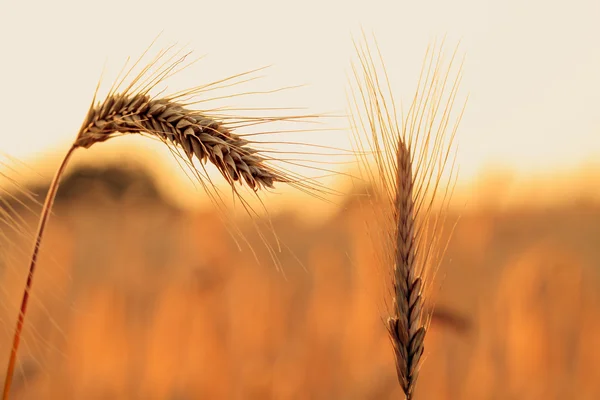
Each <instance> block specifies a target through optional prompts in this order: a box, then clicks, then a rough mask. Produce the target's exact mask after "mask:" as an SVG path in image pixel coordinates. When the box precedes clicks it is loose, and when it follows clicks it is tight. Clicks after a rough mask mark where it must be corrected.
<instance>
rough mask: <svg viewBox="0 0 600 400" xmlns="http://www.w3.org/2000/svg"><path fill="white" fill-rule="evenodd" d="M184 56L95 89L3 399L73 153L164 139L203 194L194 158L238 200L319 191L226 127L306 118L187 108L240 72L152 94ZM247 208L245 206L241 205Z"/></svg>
mask: <svg viewBox="0 0 600 400" xmlns="http://www.w3.org/2000/svg"><path fill="white" fill-rule="evenodd" d="M144 54H145V53H144ZM188 54H189V53H188ZM188 54H186V55H184V56H182V57H179V58H175V61H172V60H173V59H174V57H173V56H172V57H171V58H166V57H167V52H160V53H159V55H158V56H157V58H156V59H155V60H154V61H153V62H151V63H150V64H149V65H148V66H146V67H145V68H143V69H142V71H141V72H140V73H139V75H137V76H135V77H134V78H133V79H132V82H131V83H130V84H129V86H128V87H127V88H125V89H124V90H122V91H119V87H120V86H121V84H122V83H123V82H124V80H125V78H127V76H128V75H129V73H130V72H131V70H132V69H133V67H132V68H130V69H129V72H128V73H127V74H125V76H124V77H123V78H122V79H121V80H120V81H119V80H117V81H116V82H115V84H114V85H113V87H112V88H111V90H110V91H109V93H108V95H107V96H106V98H105V100H104V101H102V102H97V103H96V94H97V91H98V89H97V90H96V94H95V95H94V99H93V100H92V105H91V107H90V109H89V111H88V114H87V116H86V118H85V120H84V122H83V124H82V126H81V128H80V131H79V133H78V135H77V137H76V139H75V141H74V143H73V145H72V146H71V148H70V149H69V151H68V152H67V154H66V156H65V158H64V159H63V161H62V163H61V164H60V167H59V168H58V170H57V172H56V174H55V176H54V179H53V180H52V183H51V185H50V188H49V190H48V193H47V195H46V200H45V202H44V205H43V208H42V213H41V216H40V220H39V225H38V229H37V233H36V239H35V245H34V249H33V253H32V256H31V262H30V265H29V273H28V275H27V281H26V284H25V289H24V291H23V297H22V301H21V306H20V312H19V316H18V319H17V325H16V328H15V332H14V337H13V345H12V349H11V353H10V358H9V361H8V367H7V372H6V378H5V382H4V391H3V397H2V398H3V399H4V400H6V399H8V396H9V393H10V387H11V383H12V377H13V374H14V369H15V363H16V357H17V352H18V349H19V342H20V338H21V333H22V329H23V324H24V320H25V314H26V311H27V305H28V302H29V294H30V291H31V287H32V284H33V277H34V273H35V268H36V265H37V260H38V254H39V251H40V247H41V243H42V238H43V235H44V231H45V228H46V224H47V221H48V218H49V216H50V212H51V210H52V205H53V202H54V198H55V196H56V192H57V190H58V186H59V183H60V178H61V176H62V174H63V173H64V171H65V170H66V167H67V164H68V162H69V160H70V159H71V156H72V155H73V153H74V151H75V150H77V149H79V148H89V147H91V146H93V145H94V144H96V143H99V142H104V141H106V140H108V139H110V138H112V137H114V136H117V135H124V134H142V135H145V136H149V137H152V138H154V139H158V140H161V141H163V142H164V143H165V144H167V145H168V146H169V147H170V148H172V150H174V151H175V152H179V151H181V150H182V151H183V152H184V153H185V155H186V156H187V158H188V160H189V163H188V166H190V167H191V168H192V169H193V172H194V174H195V175H196V176H197V177H198V178H199V180H200V183H201V184H202V185H203V187H204V188H205V189H206V190H207V191H208V189H210V186H211V185H213V184H212V182H211V181H208V182H206V181H205V180H204V179H203V176H202V173H201V172H200V171H198V170H196V169H195V168H194V167H193V166H192V161H193V159H194V158H195V159H197V160H198V161H200V163H201V164H204V163H206V162H207V161H210V162H211V163H212V164H213V165H215V166H216V168H217V169H218V170H219V172H220V173H221V175H222V176H223V177H224V178H225V179H226V181H227V182H228V183H229V184H230V186H231V188H232V190H233V191H234V192H235V194H236V195H237V196H238V198H240V200H242V201H243V198H242V197H241V195H240V194H239V193H238V192H237V189H235V186H234V184H235V183H240V184H242V185H245V186H246V187H248V188H250V189H251V190H253V191H255V192H256V191H258V190H260V189H264V188H272V187H273V184H274V183H276V182H285V183H287V184H290V185H292V186H295V187H297V188H301V189H305V190H309V191H310V190H312V189H316V190H317V191H318V190H319V188H318V186H319V185H318V184H315V183H314V182H303V181H302V180H301V177H298V176H295V175H294V174H293V173H291V172H289V171H286V170H284V169H279V168H275V167H273V166H271V165H269V161H271V159H269V158H268V157H263V156H262V155H260V154H262V153H264V151H262V150H258V149H257V148H255V147H253V146H252V143H251V142H250V141H248V140H245V139H244V138H243V137H241V136H240V135H237V134H235V133H233V131H232V128H229V127H228V125H236V124H237V125H243V124H252V125H256V124H261V123H265V122H271V121H277V120H282V119H283V120H285V119H295V118H304V117H306V116H300V117H284V118H272V117H271V118H270V117H266V118H264V117H263V118H257V117H245V118H242V119H241V122H240V121H236V120H234V119H230V118H224V120H223V121H220V120H219V119H218V118H214V117H211V116H209V115H207V114H206V113H203V112H201V111H198V110H193V109H191V108H190V107H189V106H190V105H191V104H195V102H189V101H188V103H186V102H185V101H186V100H188V99H193V98H194V96H196V95H199V94H201V93H202V92H203V90H206V89H207V88H208V90H212V89H214V88H215V86H218V85H217V84H219V83H222V82H225V81H227V80H231V79H233V78H237V77H239V76H242V75H244V74H240V75H238V76H234V77H231V78H227V79H225V80H223V81H219V82H215V83H212V84H208V85H203V86H200V87H196V88H192V89H189V90H185V91H182V92H179V93H176V94H174V95H171V96H163V97H160V98H156V97H151V96H150V94H149V93H150V90H151V89H153V88H155V87H156V85H157V84H158V83H161V82H162V81H164V80H165V79H166V78H167V77H170V76H172V75H173V74H174V72H178V71H179V70H177V69H176V68H177V67H179V66H180V65H181V63H182V62H183V61H184V60H185V58H186V56H187V55H188ZM143 56H144V55H142V57H143ZM140 60H141V58H140ZM140 60H138V62H136V63H135V64H134V66H135V65H137V64H138V63H139V61H140ZM159 62H162V64H159ZM156 66H158V68H157V69H156V70H152V67H156ZM183 68H184V67H182V68H181V69H183ZM206 180H208V178H206ZM209 195H211V197H213V195H212V194H210V193H209ZM246 206H247V204H245V207H246ZM246 210H248V208H246Z"/></svg>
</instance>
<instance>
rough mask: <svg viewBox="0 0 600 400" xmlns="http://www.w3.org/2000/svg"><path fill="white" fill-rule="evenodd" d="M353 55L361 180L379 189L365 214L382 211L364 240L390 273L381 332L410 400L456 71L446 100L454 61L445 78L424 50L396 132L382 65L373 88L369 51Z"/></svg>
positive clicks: (437, 253)
mask: <svg viewBox="0 0 600 400" xmlns="http://www.w3.org/2000/svg"><path fill="white" fill-rule="evenodd" d="M356 47H357V52H358V59H359V67H358V68H357V67H354V68H353V70H354V77H355V79H356V83H357V85H356V87H357V89H356V90H354V91H353V93H352V102H351V107H352V113H351V115H352V122H353V124H352V125H353V127H354V130H355V138H356V141H357V147H358V148H359V150H360V151H359V154H360V157H361V163H360V164H361V172H362V174H363V176H364V178H365V179H366V180H368V181H371V182H373V183H375V184H378V185H377V186H374V187H373V188H372V189H369V195H370V196H369V197H370V201H371V202H372V203H374V205H375V207H370V208H371V209H374V210H381V211H380V212H379V213H378V215H377V216H376V218H375V220H376V224H374V226H370V229H371V230H372V232H371V237H372V238H373V239H374V240H376V241H378V244H379V245H382V246H383V249H384V254H383V257H382V264H383V265H384V266H386V267H387V268H388V270H391V275H392V276H391V279H390V282H391V285H390V288H391V290H390V291H391V299H392V306H391V307H390V308H391V309H390V310H389V312H390V315H389V317H388V319H387V330H388V332H389V337H390V340H391V342H392V346H393V350H394V358H395V362H396V372H397V375H398V381H399V383H400V385H401V387H402V390H403V391H404V394H405V395H406V398H407V399H408V400H410V399H412V398H413V395H414V389H415V384H416V382H417V376H418V372H419V367H420V363H421V360H422V355H423V352H424V339H425V334H426V332H427V327H428V324H429V318H430V316H428V315H425V312H424V310H425V307H424V297H425V291H426V290H425V289H426V285H427V284H430V283H431V280H432V275H433V272H435V269H436V268H437V266H438V264H439V261H440V259H441V257H442V255H443V251H444V250H445V248H443V246H440V237H441V236H440V230H441V229H442V226H443V223H444V218H445V213H444V212H443V211H444V210H445V208H446V207H447V203H448V200H449V198H450V195H451V192H452V187H453V184H452V182H451V181H452V180H453V179H454V178H453V175H454V174H453V170H454V164H453V162H452V160H451V157H450V151H451V147H452V142H453V139H454V136H455V132H456V129H457V127H458V123H459V122H460V118H461V117H462V111H461V113H460V115H459V116H458V117H457V118H456V120H455V123H454V125H453V127H452V129H451V131H450V133H449V134H447V131H448V126H449V124H450V120H451V116H452V114H453V113H452V108H453V103H454V99H455V97H456V94H457V89H458V85H459V82H460V70H459V73H458V74H457V76H456V78H455V79H454V82H453V84H451V86H450V90H449V94H447V96H445V95H444V94H445V93H444V92H445V90H446V88H447V84H448V83H449V82H448V78H449V75H450V71H451V67H452V63H453V60H454V55H453V56H452V60H451V61H450V63H449V65H448V66H447V70H446V72H444V71H442V68H443V63H442V53H441V51H439V52H438V53H437V54H436V50H435V47H434V49H432V50H429V51H428V53H427V55H426V58H425V63H424V65H423V70H422V73H421V78H420V80H419V85H418V87H417V91H416V94H415V96H414V98H413V101H412V104H411V106H410V109H409V111H408V113H407V114H406V116H404V117H403V118H402V120H401V122H400V124H399V123H398V120H397V117H396V110H395V104H394V99H393V96H392V95H391V93H390V87H389V83H388V82H387V72H386V71H385V68H384V66H383V63H381V65H379V68H380V69H381V72H382V74H383V75H384V77H385V79H382V80H381V81H380V78H379V75H378V72H377V69H378V68H377V67H378V66H377V65H376V64H375V63H374V61H373V57H372V55H371V51H370V49H369V47H368V45H367V44H364V45H361V46H358V45H357V46H356ZM379 58H380V60H381V56H380V55H379ZM370 155H373V156H374V159H371V158H370ZM449 164H450V165H451V168H450V171H449V175H450V178H449V182H448V185H447V187H446V188H444V195H443V196H442V198H441V201H440V202H439V204H438V206H439V207H440V210H442V211H440V212H439V213H436V215H435V216H434V213H433V205H434V200H435V198H436V194H437V192H438V190H439V189H440V180H441V179H442V174H443V172H444V169H445V167H446V166H447V165H449ZM382 206H383V207H382Z"/></svg>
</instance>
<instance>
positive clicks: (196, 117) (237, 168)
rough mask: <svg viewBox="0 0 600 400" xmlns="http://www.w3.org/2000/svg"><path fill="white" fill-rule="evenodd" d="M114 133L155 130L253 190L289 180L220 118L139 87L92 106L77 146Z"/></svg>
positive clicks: (188, 152) (154, 132)
mask: <svg viewBox="0 0 600 400" xmlns="http://www.w3.org/2000/svg"><path fill="white" fill-rule="evenodd" d="M117 133H121V134H127V133H146V134H150V135H154V136H156V137H158V138H159V139H161V140H164V141H167V142H168V143H170V144H173V145H176V146H178V147H180V148H181V149H183V150H184V151H185V154H186V155H187V156H188V158H189V159H190V160H192V158H193V157H195V158H197V159H198V160H199V161H201V162H205V161H206V160H207V159H208V160H210V162H211V163H213V164H214V165H215V166H216V167H217V169H218V170H219V172H221V174H222V175H223V176H224V177H225V179H226V180H227V182H229V183H230V184H233V183H235V182H237V181H243V182H245V183H246V185H248V187H250V188H251V189H254V190H257V189H260V188H261V187H267V188H272V187H273V183H274V182H285V181H286V180H288V179H287V178H286V177H285V176H284V175H283V174H282V173H279V172H277V171H275V170H274V169H272V168H270V167H268V166H266V165H265V163H264V159H263V158H262V157H260V156H259V155H258V154H256V153H257V151H256V150H254V149H252V148H250V147H249V146H248V141H247V140H244V139H242V138H241V137H240V136H238V135H236V134H234V133H232V132H231V131H230V130H229V129H227V128H226V127H225V126H224V125H223V124H221V123H219V122H218V121H216V120H214V119H212V118H210V117H207V116H204V115H203V114H201V113H200V112H198V111H193V110H189V109H187V108H185V107H184V106H183V105H181V104H178V103H176V102H173V101H171V100H170V99H152V98H150V96H148V95H146V94H143V93H138V94H135V95H127V94H113V95H111V96H110V97H108V98H107V99H106V101H104V103H102V104H100V103H99V104H98V105H97V106H96V107H92V108H91V109H90V111H89V113H88V116H87V118H86V120H85V122H84V123H83V126H82V128H81V131H80V132H79V135H78V136H77V140H76V141H75V146H78V147H85V148H89V147H90V146H92V145H93V144H95V143H98V142H103V141H105V140H107V139H109V138H110V137H111V135H114V134H117Z"/></svg>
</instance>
